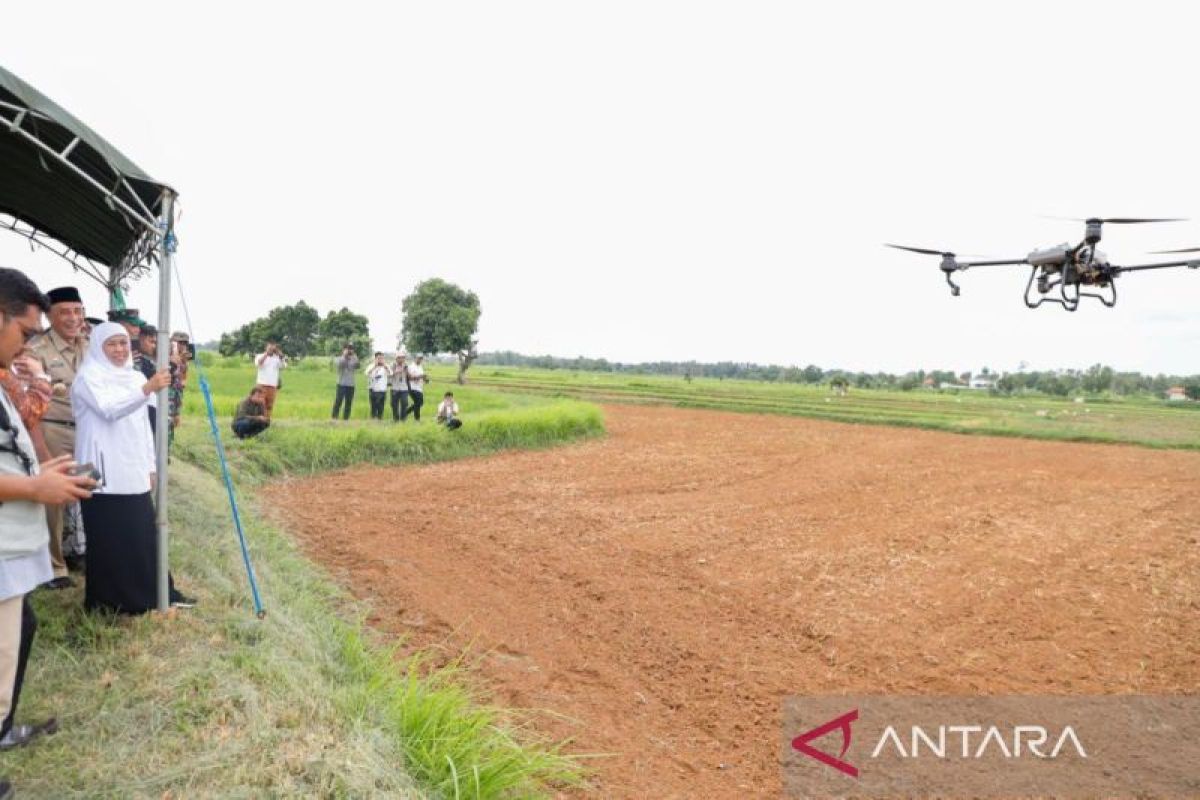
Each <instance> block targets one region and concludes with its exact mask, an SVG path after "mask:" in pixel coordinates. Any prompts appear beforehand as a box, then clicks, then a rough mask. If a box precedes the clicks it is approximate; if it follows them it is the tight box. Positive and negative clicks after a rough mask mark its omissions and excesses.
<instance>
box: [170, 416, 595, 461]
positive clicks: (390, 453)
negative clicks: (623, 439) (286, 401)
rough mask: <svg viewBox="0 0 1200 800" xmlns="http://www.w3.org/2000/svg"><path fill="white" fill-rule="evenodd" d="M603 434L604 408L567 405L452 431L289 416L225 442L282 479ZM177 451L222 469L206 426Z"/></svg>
mask: <svg viewBox="0 0 1200 800" xmlns="http://www.w3.org/2000/svg"><path fill="white" fill-rule="evenodd" d="M196 422H197V423H198V422H199V421H198V420H197V421H196ZM603 432H604V418H603V416H602V415H601V413H600V409H598V408H597V407H596V406H594V405H591V404H589V403H582V402H579V401H572V400H560V401H554V402H547V401H543V402H542V403H541V404H540V405H524V404H521V405H517V406H515V407H512V408H508V409H506V410H497V411H485V412H482V413H475V414H472V415H471V416H470V417H469V418H468V419H467V422H466V424H465V425H463V427H462V428H460V429H458V430H456V431H449V430H446V429H445V428H444V427H442V426H440V425H437V424H435V423H434V422H433V421H432V420H429V421H426V422H423V423H422V424H420V425H416V424H413V423H411V422H410V423H405V424H403V425H396V424H395V423H392V422H362V423H355V422H350V423H345V422H332V421H320V422H306V421H298V420H295V419H287V418H283V419H278V420H276V421H275V422H274V423H272V425H271V428H270V429H268V430H267V431H266V432H265V433H263V434H262V435H261V436H259V437H257V438H254V439H248V440H245V441H238V440H236V439H234V438H233V436H232V434H223V438H224V439H225V444H226V451H227V455H228V456H229V460H230V462H231V463H232V464H233V465H234V466H235V470H236V472H237V474H238V476H239V477H240V478H248V479H251V480H261V479H263V478H269V477H273V476H277V475H281V474H292V475H312V474H315V473H319V472H325V471H329V470H334V469H342V468H345V467H349V466H353V465H355V464H363V463H368V464H378V465H384V466H388V465H398V464H415V463H428V462H432V461H446V460H449V459H454V458H464V457H467V456H474V455H481V454H485V453H494V452H497V451H499V450H507V449H512V448H540V447H549V446H551V445H555V444H561V443H563V442H567V441H571V440H574V439H580V438H585V437H589V436H598V435H600V434H602V433H603ZM176 448H177V449H176V453H177V455H179V457H181V458H184V459H187V460H189V461H193V462H195V463H197V464H200V465H202V466H204V467H205V468H206V469H209V470H211V471H214V472H215V471H216V469H217V462H216V453H215V451H214V449H213V446H212V439H211V437H210V435H209V433H208V431H207V430H204V429H202V428H201V426H200V425H199V424H190V425H188V426H185V427H182V428H181V429H180V431H179V435H178V437H177V439H176Z"/></svg>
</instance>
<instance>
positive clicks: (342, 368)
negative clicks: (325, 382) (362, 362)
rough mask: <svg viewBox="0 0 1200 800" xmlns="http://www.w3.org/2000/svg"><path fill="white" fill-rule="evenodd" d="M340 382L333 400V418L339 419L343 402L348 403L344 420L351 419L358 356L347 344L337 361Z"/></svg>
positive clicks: (343, 416)
mask: <svg viewBox="0 0 1200 800" xmlns="http://www.w3.org/2000/svg"><path fill="white" fill-rule="evenodd" d="M335 363H336V364H337V371H338V382H337V396H336V397H334V399H333V418H334V419H337V418H338V411H340V410H341V408H342V401H345V403H346V411H345V413H344V414H343V415H342V419H343V420H347V419H350V406H351V405H353V404H354V376H355V375H357V374H358V355H357V354H355V352H354V347H353V346H352V345H351V344H350V343H349V342H347V343H346V346H345V347H343V348H342V354H341V355H340V356H338V358H337V361H336V362H335Z"/></svg>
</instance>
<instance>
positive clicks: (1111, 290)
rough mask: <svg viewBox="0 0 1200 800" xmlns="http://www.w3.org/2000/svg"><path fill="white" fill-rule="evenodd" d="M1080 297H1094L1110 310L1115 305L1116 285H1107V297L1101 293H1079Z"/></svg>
mask: <svg viewBox="0 0 1200 800" xmlns="http://www.w3.org/2000/svg"><path fill="white" fill-rule="evenodd" d="M1079 296H1080V297H1094V298H1096V299H1097V300H1099V301H1100V302H1101V303H1104V305H1106V306H1108V307H1109V308H1112V307H1113V306H1115V305H1116V304H1117V285H1116V284H1115V283H1110V284H1108V296H1107V297H1105V295H1104V294H1103V293H1101V292H1079Z"/></svg>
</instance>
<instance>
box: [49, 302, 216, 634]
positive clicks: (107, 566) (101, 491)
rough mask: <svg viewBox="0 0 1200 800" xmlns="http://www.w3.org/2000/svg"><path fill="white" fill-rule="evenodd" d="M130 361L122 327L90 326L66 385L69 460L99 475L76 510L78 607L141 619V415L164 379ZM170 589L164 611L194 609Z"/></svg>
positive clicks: (147, 601) (144, 485) (144, 443)
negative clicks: (81, 534) (71, 444)
mask: <svg viewBox="0 0 1200 800" xmlns="http://www.w3.org/2000/svg"><path fill="white" fill-rule="evenodd" d="M131 356H132V350H131V347H130V342H129V334H128V333H127V332H126V331H125V328H123V327H122V326H121V325H119V324H117V323H115V322H105V323H103V324H101V325H98V326H96V328H95V329H94V330H93V331H92V336H91V340H90V341H89V342H88V349H87V354H86V355H85V356H84V358H83V366H82V367H81V368H80V370H79V374H78V375H76V377H75V382H74V383H73V384H72V386H71V407H72V408H73V409H74V410H75V460H76V461H77V462H78V463H79V464H81V465H83V467H81V468H90V469H94V470H95V473H96V474H98V476H99V477H98V478H97V482H98V484H99V485H98V486H97V487H96V489H95V491H94V492H93V494H92V497H91V498H90V499H88V500H85V501H83V503H82V504H81V508H82V510H83V526H84V530H86V531H87V532H88V556H87V573H86V574H87V585H86V589H85V592H84V607H85V608H87V609H89V610H95V609H104V610H111V611H116V612H119V613H122V614H142V613H145V612H146V611H150V610H152V609H154V608H155V607H156V606H157V599H158V592H157V586H156V579H157V568H156V565H157V563H158V561H157V559H158V554H157V551H158V537H157V528H156V527H155V522H154V503H153V500H152V498H151V493H152V492H153V488H154V482H155V478H156V476H155V474H154V470H155V460H154V439H153V436H152V435H151V433H150V419H149V416H148V414H147V411H146V409H147V406H148V405H149V402H150V396H151V395H153V394H154V393H155V392H157V391H159V390H160V389H165V388H167V387H168V386H169V385H170V383H171V373H170V371H168V370H165V369H164V370H162V371H160V372H156V373H154V375H153V376H152V377H151V378H150V379H148V380H147V379H146V377H145V376H144V375H143V374H142V373H140V372H138V371H137V370H136V369H134V368H133V360H132V357H131ZM168 577H169V576H168ZM169 590H170V599H171V605H173V606H176V607H180V608H191V607H192V606H194V605H195V602H196V601H195V600H192V599H191V598H189V597H185V596H184V595H183V594H181V593H180V592H179V591H178V590H176V589H175V586H174V583H173V582H170V583H169Z"/></svg>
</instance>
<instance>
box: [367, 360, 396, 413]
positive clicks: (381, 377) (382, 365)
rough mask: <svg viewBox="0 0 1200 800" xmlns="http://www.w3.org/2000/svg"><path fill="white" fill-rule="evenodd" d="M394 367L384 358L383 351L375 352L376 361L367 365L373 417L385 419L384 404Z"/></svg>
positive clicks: (368, 392) (368, 389) (368, 391)
mask: <svg viewBox="0 0 1200 800" xmlns="http://www.w3.org/2000/svg"><path fill="white" fill-rule="evenodd" d="M391 377H392V368H391V367H389V366H388V365H387V363H386V362H385V361H384V360H383V353H376V354H375V363H374V364H371V366H369V367H367V394H368V395H369V396H370V398H371V419H383V405H384V402H385V401H386V399H387V389H388V381H390V380H391Z"/></svg>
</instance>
